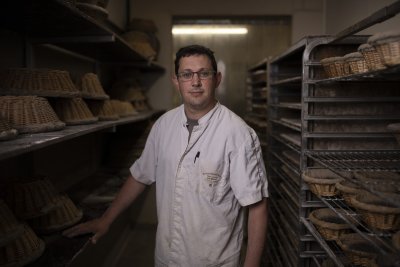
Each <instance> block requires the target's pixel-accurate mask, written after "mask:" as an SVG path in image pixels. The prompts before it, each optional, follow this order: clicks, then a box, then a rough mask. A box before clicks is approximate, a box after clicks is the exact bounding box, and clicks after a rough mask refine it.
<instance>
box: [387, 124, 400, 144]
mask: <svg viewBox="0 0 400 267" xmlns="http://www.w3.org/2000/svg"><path fill="white" fill-rule="evenodd" d="M387 128H388V130H389V131H390V132H392V133H393V134H394V136H395V137H396V140H397V143H399V145H400V123H392V124H389V125H388V126H387Z"/></svg>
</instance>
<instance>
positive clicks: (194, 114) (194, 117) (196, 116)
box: [185, 101, 217, 121]
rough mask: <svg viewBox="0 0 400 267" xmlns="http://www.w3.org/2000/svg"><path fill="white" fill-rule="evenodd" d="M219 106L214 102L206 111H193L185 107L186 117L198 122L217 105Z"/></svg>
mask: <svg viewBox="0 0 400 267" xmlns="http://www.w3.org/2000/svg"><path fill="white" fill-rule="evenodd" d="M216 104H217V101H215V102H213V104H212V105H210V106H209V107H207V108H206V109H202V110H196V109H192V108H190V107H188V106H186V105H185V113H186V117H187V118H188V119H190V120H195V121H198V120H199V119H200V118H201V117H203V116H204V115H206V114H207V113H208V112H209V111H210V110H212V109H213V108H214V107H215V105H216Z"/></svg>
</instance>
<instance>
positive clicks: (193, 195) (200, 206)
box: [65, 45, 268, 267]
mask: <svg viewBox="0 0 400 267" xmlns="http://www.w3.org/2000/svg"><path fill="white" fill-rule="evenodd" d="M220 81H221V73H219V72H217V64H216V61H215V58H214V53H213V52H212V51H211V50H210V49H208V48H205V47H203V46H198V45H193V46H188V47H184V48H181V49H180V50H179V51H178V52H177V54H176V60H175V76H174V78H173V83H174V85H175V87H176V88H177V90H179V92H180V94H181V96H182V100H183V105H181V106H179V107H177V108H175V109H173V110H171V111H169V112H167V113H165V114H164V115H163V116H161V117H160V118H159V119H158V120H157V122H156V123H155V124H154V126H153V128H152V130H151V132H150V134H149V137H148V139H147V142H146V146H145V149H144V151H143V153H142V155H141V157H140V158H139V159H138V160H137V161H136V162H135V163H134V164H133V165H132V167H131V168H130V172H131V177H129V178H128V179H127V181H126V183H125V184H124V186H123V187H122V188H121V191H120V193H119V194H118V196H117V197H116V198H115V200H114V201H113V203H112V204H111V206H110V208H109V209H108V210H107V211H106V212H105V213H104V215H103V216H102V217H101V218H99V219H96V220H93V221H90V222H87V223H84V224H80V225H78V226H76V227H73V228H71V229H69V230H67V231H65V235H67V236H75V235H78V234H82V233H88V232H92V233H94V236H93V237H92V242H93V243H96V241H97V240H98V239H99V238H100V237H101V236H102V235H103V234H104V233H106V232H107V230H108V228H109V226H110V225H111V223H112V222H113V220H114V219H115V218H116V217H117V216H118V214H120V213H121V212H122V211H123V210H124V209H125V208H126V207H128V205H130V204H131V203H132V202H133V201H134V200H135V199H136V198H137V196H138V195H139V194H140V193H141V192H143V190H144V189H145V187H146V185H150V184H152V183H154V182H156V197H157V215H158V228H157V237H156V238H157V242H156V251H155V265H156V266H184V267H189V266H190V267H192V266H239V260H240V259H239V258H240V251H241V246H242V240H243V224H244V214H245V213H244V208H243V207H244V206H247V207H248V208H249V212H248V223H247V225H248V243H247V250H246V258H245V261H244V266H248V267H250V266H259V265H260V260H261V254H262V251H263V247H264V241H265V235H266V224H267V199H266V198H267V197H268V191H267V179H266V172H265V166H264V164H263V162H262V155H261V149H260V144H259V140H258V138H257V136H256V134H255V132H254V131H253V130H252V129H251V128H250V127H249V126H247V125H246V124H245V123H244V122H243V120H241V119H240V118H239V117H238V116H237V115H235V114H234V113H233V112H232V111H230V110H228V109H227V108H226V107H224V106H223V105H221V104H220V103H218V102H217V101H216V99H215V90H216V88H217V87H218V85H219V83H220Z"/></svg>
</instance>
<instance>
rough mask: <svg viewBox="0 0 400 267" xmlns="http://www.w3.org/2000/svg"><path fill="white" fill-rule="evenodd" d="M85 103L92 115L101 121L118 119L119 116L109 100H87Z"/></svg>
mask: <svg viewBox="0 0 400 267" xmlns="http://www.w3.org/2000/svg"><path fill="white" fill-rule="evenodd" d="M86 103H87V104H88V107H89V109H90V111H92V113H93V115H95V116H96V117H98V118H99V120H101V121H114V120H118V119H119V116H118V114H117V112H116V111H115V109H114V107H113V105H112V104H111V102H110V100H87V101H86Z"/></svg>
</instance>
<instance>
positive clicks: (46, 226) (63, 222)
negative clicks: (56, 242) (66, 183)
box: [29, 195, 82, 234]
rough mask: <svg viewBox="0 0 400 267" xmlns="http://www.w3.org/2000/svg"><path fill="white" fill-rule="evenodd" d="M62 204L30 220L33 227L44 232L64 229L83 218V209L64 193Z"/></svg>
mask: <svg viewBox="0 0 400 267" xmlns="http://www.w3.org/2000/svg"><path fill="white" fill-rule="evenodd" d="M60 201H61V205H60V206H59V207H57V208H55V209H53V210H51V211H50V212H48V213H47V214H45V215H43V216H40V217H36V218H33V219H31V220H29V224H30V225H31V226H32V228H33V229H34V230H35V231H37V232H39V233H43V234H49V233H52V232H56V231H60V230H63V229H65V228H67V227H69V226H71V225H73V224H75V223H77V222H78V221H79V220H80V219H82V211H81V210H79V209H78V208H77V207H76V206H75V204H74V203H73V202H72V200H71V199H70V198H69V197H68V196H66V195H64V196H61V197H60Z"/></svg>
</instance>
